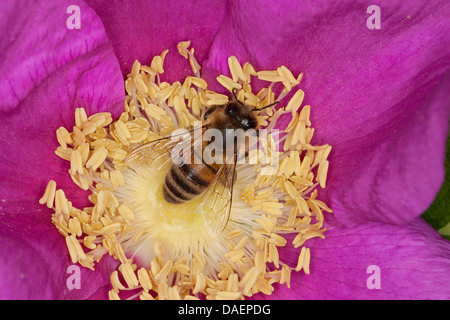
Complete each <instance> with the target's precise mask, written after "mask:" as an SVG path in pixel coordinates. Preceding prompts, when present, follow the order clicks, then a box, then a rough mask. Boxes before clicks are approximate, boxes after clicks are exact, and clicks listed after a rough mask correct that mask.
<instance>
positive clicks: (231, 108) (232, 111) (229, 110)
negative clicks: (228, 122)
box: [225, 104, 237, 118]
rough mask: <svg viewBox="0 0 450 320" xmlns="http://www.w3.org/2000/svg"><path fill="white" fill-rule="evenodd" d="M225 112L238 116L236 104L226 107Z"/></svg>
mask: <svg viewBox="0 0 450 320" xmlns="http://www.w3.org/2000/svg"><path fill="white" fill-rule="evenodd" d="M225 113H226V114H227V115H229V116H230V117H233V118H236V116H237V110H236V106H235V105H234V104H229V105H227V108H226V109H225Z"/></svg>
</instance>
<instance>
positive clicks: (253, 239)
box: [39, 41, 332, 300]
mask: <svg viewBox="0 0 450 320" xmlns="http://www.w3.org/2000/svg"><path fill="white" fill-rule="evenodd" d="M190 45H191V43H190V41H184V42H180V43H179V44H178V46H177V49H178V53H179V54H180V55H182V56H183V57H184V58H185V59H187V60H188V61H187V62H186V63H189V65H190V66H191V69H192V76H188V77H186V78H185V79H184V80H181V79H180V81H175V82H173V83H168V82H165V81H163V79H164V69H165V68H169V67H170V66H166V67H165V66H164V60H165V57H166V55H167V54H169V53H168V50H164V51H163V52H162V53H161V54H160V55H157V56H155V57H154V58H153V59H152V60H151V64H150V66H145V65H141V63H140V62H139V61H135V63H134V64H133V66H132V69H131V71H130V73H129V74H128V75H127V78H126V80H125V82H124V88H125V91H126V99H125V101H124V110H123V112H122V113H121V115H120V116H119V117H118V118H117V119H113V118H112V117H111V114H110V113H108V112H102V113H97V114H92V115H89V114H88V112H87V111H86V110H85V109H84V108H77V109H76V110H75V114H74V126H73V127H72V128H64V127H60V128H58V130H56V137H57V141H58V143H59V146H58V147H57V149H56V150H55V153H56V155H58V156H59V157H61V158H62V159H64V160H66V161H67V162H68V165H67V174H68V175H69V176H70V177H71V179H72V181H73V182H74V183H75V185H77V186H78V187H79V188H80V189H82V190H86V191H88V192H89V196H88V199H89V201H90V202H91V205H90V206H88V207H84V208H76V207H75V206H74V205H73V204H72V202H71V201H70V200H69V199H68V198H67V196H66V194H65V192H64V191H63V190H62V189H60V188H58V185H57V182H56V181H55V180H50V181H49V183H48V185H47V187H46V188H45V190H43V196H42V198H41V199H39V203H40V204H41V205H46V206H47V207H48V208H51V209H53V211H54V213H53V214H52V222H53V224H54V225H55V227H56V228H57V230H58V231H59V233H60V234H61V235H62V236H63V237H64V238H65V243H66V245H67V251H68V255H69V257H70V259H71V261H72V263H79V264H80V265H81V266H83V267H86V268H89V269H91V270H95V267H96V264H97V263H98V262H99V261H100V260H101V259H102V258H103V257H104V256H105V255H108V254H109V255H111V256H112V257H114V258H115V259H116V260H117V261H118V262H119V267H118V268H117V270H115V271H113V272H112V273H111V274H110V280H111V287H110V291H109V293H108V295H109V298H110V299H121V298H123V297H124V296H126V297H127V299H142V300H153V299H155V300H164V299H186V300H193V299H204V298H206V299H226V300H236V299H245V298H246V297H251V296H252V295H255V294H258V293H262V294H264V295H271V294H272V293H273V291H274V290H276V289H275V286H274V284H275V283H279V284H281V285H285V286H286V287H287V288H291V287H292V283H291V278H292V276H293V273H295V272H302V273H304V274H309V273H310V272H318V271H319V270H314V269H313V268H310V261H311V259H314V256H313V253H314V252H311V251H310V248H309V247H308V245H307V244H308V240H309V239H312V238H324V233H325V231H326V229H325V228H324V227H323V225H324V212H327V213H331V212H332V210H331V209H330V208H329V207H328V206H327V205H326V204H325V203H324V202H323V201H321V200H319V199H318V197H319V190H320V189H323V188H325V187H326V183H327V174H328V169H329V160H328V156H329V154H330V152H331V146H330V145H328V144H324V145H314V144H311V142H312V140H313V135H314V128H312V127H311V125H312V124H311V121H310V114H311V112H314V109H313V108H312V107H311V106H310V105H303V101H304V98H305V92H304V91H303V90H302V89H301V88H298V87H299V86H300V84H301V80H302V77H303V74H299V75H298V76H297V77H295V76H294V75H293V73H292V72H291V71H290V70H289V69H288V68H287V67H286V66H280V67H278V68H277V69H276V70H261V71H256V70H255V69H254V67H253V66H252V65H251V64H250V63H249V62H245V63H243V64H241V63H240V62H239V60H238V59H237V58H236V57H235V56H231V57H229V58H228V60H227V63H228V67H229V72H227V74H223V75H219V76H218V77H217V78H216V81H217V82H218V83H219V84H220V85H222V86H223V88H224V92H227V91H229V94H223V92H214V91H212V90H210V89H208V83H207V81H206V80H205V79H203V78H202V76H201V65H200V64H199V63H198V62H197V60H196V59H195V55H194V53H195V51H194V49H193V48H189V47H190ZM255 78H257V79H259V80H260V81H259V83H261V82H262V83H265V84H266V86H265V87H263V88H260V89H259V90H258V91H255V90H253V88H252V80H253V79H255ZM232 92H233V93H234V94H236V96H237V98H238V99H239V100H240V101H242V102H243V103H245V104H247V105H250V106H253V107H254V108H255V109H256V108H263V107H264V106H266V105H269V104H271V103H273V102H275V101H278V102H279V103H278V104H277V105H276V106H273V107H271V108H266V109H263V110H262V111H261V112H260V113H259V114H258V123H259V124H260V125H261V128H266V129H267V131H268V132H269V134H268V135H267V136H265V137H261V148H259V149H258V150H251V151H250V152H249V155H248V159H249V161H248V163H247V162H246V163H244V164H237V165H236V172H237V179H236V181H235V184H234V186H233V192H232V194H233V201H232V207H231V211H230V215H229V220H228V223H227V225H226V227H225V228H224V229H223V230H222V231H221V232H220V233H219V234H217V235H213V234H211V233H210V232H208V228H207V227H206V226H205V221H207V220H208V217H205V215H206V213H205V212H206V211H207V209H208V208H209V207H211V206H212V205H213V204H212V203H211V200H210V199H207V198H204V197H201V196H199V197H198V198H195V199H192V200H190V201H187V202H185V203H182V204H172V203H168V202H167V201H166V200H165V199H164V197H163V192H162V188H163V184H164V181H165V176H166V174H167V172H168V170H169V168H170V165H171V163H170V162H169V161H167V159H165V160H164V157H162V156H160V155H159V156H156V155H152V154H150V155H148V158H149V161H144V162H143V163H142V164H140V165H139V166H137V167H130V166H129V165H128V164H127V161H126V159H127V157H128V155H129V154H130V153H131V152H132V151H133V150H135V149H136V148H137V147H139V146H142V145H144V144H146V143H148V142H150V141H153V140H156V139H158V138H162V137H166V136H168V135H170V134H171V133H172V132H173V131H174V130H176V129H190V128H192V127H193V126H194V123H195V122H196V121H201V120H202V117H203V114H204V113H205V111H206V110H207V109H208V108H209V107H210V106H213V105H220V104H225V103H227V102H228V101H229V96H230V94H231V93H232ZM275 92H279V94H278V95H277V94H276V93H275ZM291 92H292V93H293V94H290V93H291ZM287 96H291V97H292V98H290V99H286V97H287ZM284 115H286V116H285V117H283V118H286V117H287V118H288V119H290V120H289V122H287V125H285V126H284V127H283V128H279V125H277V121H278V120H279V119H280V118H281V117H282V116H284ZM277 128H279V129H280V130H279V131H278V134H275V131H276V130H274V129H277ZM166 158H167V157H166ZM226 194H227V195H228V194H231V193H226ZM288 236H289V237H288ZM288 239H292V240H288ZM287 246H290V247H293V248H297V250H298V258H297V259H294V261H292V258H290V260H289V261H286V259H285V257H284V256H283V248H284V247H287ZM130 290H131V292H132V293H131V294H130ZM125 292H126V294H124V293H125Z"/></svg>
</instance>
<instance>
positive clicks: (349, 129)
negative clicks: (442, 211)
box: [204, 1, 450, 223]
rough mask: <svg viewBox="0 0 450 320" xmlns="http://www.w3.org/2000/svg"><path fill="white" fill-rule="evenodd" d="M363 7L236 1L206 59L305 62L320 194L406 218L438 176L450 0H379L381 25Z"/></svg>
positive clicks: (349, 215)
mask: <svg viewBox="0 0 450 320" xmlns="http://www.w3.org/2000/svg"><path fill="white" fill-rule="evenodd" d="M367 7H368V4H367V3H366V2H362V1H360V2H354V1H342V2H339V3H335V2H326V1H322V2H315V3H313V4H306V3H302V2H292V1H282V2H278V1H277V2H271V1H252V2H248V1H238V2H235V3H234V4H233V6H230V7H229V10H230V14H229V15H227V17H226V18H225V20H224V23H223V27H222V28H221V30H220V32H219V33H218V35H217V37H216V39H215V41H214V43H213V45H212V48H211V52H210V55H209V59H208V60H207V61H206V62H205V63H204V65H206V67H207V68H205V70H211V72H213V70H219V71H220V72H226V71H227V65H226V58H227V57H228V56H229V55H232V54H233V55H236V56H237V57H238V59H239V60H240V62H241V63H243V62H245V61H250V62H251V63H253V64H254V66H255V67H256V68H258V69H259V70H264V69H265V70H267V69H273V68H276V67H277V66H279V65H285V66H287V67H289V68H290V69H291V70H292V71H293V73H294V75H295V76H296V75H297V74H299V73H300V72H304V77H303V81H302V83H301V87H302V88H303V90H304V91H305V93H306V96H305V100H304V104H306V105H308V104H309V105H311V121H312V124H313V127H314V128H315V129H316V130H315V137H314V139H313V143H317V144H323V143H329V144H330V145H332V147H333V151H332V152H331V155H330V159H329V160H330V170H329V179H328V180H327V181H328V188H327V189H326V190H325V193H324V195H325V197H326V199H327V200H328V202H329V204H330V206H331V207H332V208H333V210H334V212H335V215H336V216H337V217H338V218H339V219H341V220H342V221H343V222H346V223H355V222H365V221H383V222H389V223H404V222H406V221H409V220H410V219H412V218H414V217H416V216H418V215H419V214H420V213H422V212H423V211H424V210H425V209H426V208H427V207H428V206H429V204H430V203H431V202H432V200H433V198H434V197H435V195H436V193H437V191H438V189H439V187H440V185H441V183H442V181H443V176H444V170H443V163H444V162H443V156H444V150H445V138H446V135H447V130H448V119H449V108H448V105H449V98H448V95H445V94H444V93H443V92H437V91H436V90H438V87H439V86H441V89H442V90H444V89H445V86H447V88H448V82H444V75H445V74H446V73H448V71H449V63H448V61H449V57H450V51H449V47H448V43H449V37H450V36H449V34H450V25H449V24H448V19H447V17H448V15H449V14H450V5H449V4H448V3H447V2H445V1H431V2H427V3H426V4H423V3H419V2H418V1H413V2H407V3H405V2H402V1H397V2H392V1H391V2H389V4H387V3H384V4H383V5H380V10H381V29H379V30H378V29H369V28H368V27H367V25H366V20H367V19H368V18H369V17H370V15H371V14H370V13H369V14H368V13H367V11H366V10H367ZM260 21H264V22H265V23H260ZM243 26H245V28H244V27H243ZM255 35H258V36H257V37H255ZM210 78H214V76H210ZM445 81H446V80H445ZM287 98H289V96H288V97H287ZM287 120H289V119H287Z"/></svg>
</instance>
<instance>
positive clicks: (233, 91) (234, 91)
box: [231, 88, 238, 101]
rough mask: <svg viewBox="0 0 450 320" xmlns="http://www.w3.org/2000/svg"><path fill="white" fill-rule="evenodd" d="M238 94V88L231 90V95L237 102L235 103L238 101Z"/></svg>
mask: <svg viewBox="0 0 450 320" xmlns="http://www.w3.org/2000/svg"><path fill="white" fill-rule="evenodd" d="M236 92H237V89H236V88H233V89H232V90H231V93H232V94H233V97H234V100H235V101H238V97H237V95H236Z"/></svg>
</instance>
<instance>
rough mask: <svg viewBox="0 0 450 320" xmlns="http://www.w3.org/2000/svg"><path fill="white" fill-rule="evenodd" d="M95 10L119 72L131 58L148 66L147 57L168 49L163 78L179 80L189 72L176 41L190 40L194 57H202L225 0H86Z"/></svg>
mask: <svg viewBox="0 0 450 320" xmlns="http://www.w3.org/2000/svg"><path fill="white" fill-rule="evenodd" d="M87 2H88V3H89V4H90V5H91V6H92V7H93V8H94V9H95V11H96V12H97V14H98V15H99V16H100V18H101V19H102V22H103V24H104V26H105V29H106V33H107V35H108V37H109V38H110V39H111V42H112V44H113V47H114V51H115V53H116V56H117V58H118V59H119V62H120V66H121V68H122V72H123V73H124V74H127V73H129V72H130V70H131V66H132V65H133V63H134V61H135V60H139V62H141V63H142V64H147V65H150V62H151V58H152V57H153V56H155V55H159V54H160V53H161V52H162V51H163V50H165V49H169V51H170V53H169V54H168V55H167V56H166V58H165V62H164V65H166V66H170V68H166V69H165V72H164V75H163V79H165V81H171V82H173V81H180V80H181V79H183V78H184V77H186V76H187V75H191V74H192V71H191V68H190V66H189V63H188V62H187V61H186V60H185V58H183V57H182V56H181V55H179V54H178V53H177V49H176V46H177V44H178V42H180V41H187V40H190V41H191V47H193V48H194V49H195V57H196V59H198V60H199V61H202V60H203V59H205V58H206V56H207V54H208V52H209V48H210V46H211V42H212V41H213V39H214V37H215V35H216V33H217V31H218V30H219V28H220V26H221V24H222V20H223V17H224V16H225V1H223V0H220V1H205V0H201V1H171V2H168V1H164V0H157V1H142V0H136V1H117V2H111V1H108V0H106V1H105V0H92V1H91V0H89V1H87Z"/></svg>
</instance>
